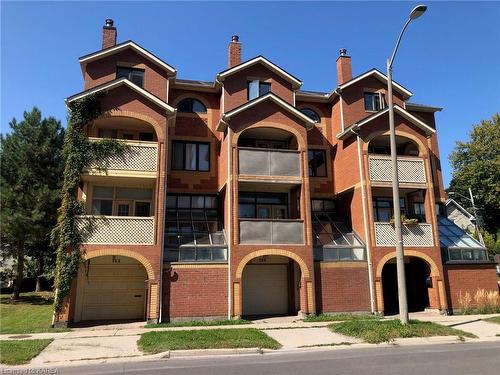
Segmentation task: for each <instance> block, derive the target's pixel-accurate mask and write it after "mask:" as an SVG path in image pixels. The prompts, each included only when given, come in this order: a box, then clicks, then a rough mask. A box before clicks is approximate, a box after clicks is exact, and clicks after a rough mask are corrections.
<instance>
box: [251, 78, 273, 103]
mask: <svg viewBox="0 0 500 375" xmlns="http://www.w3.org/2000/svg"><path fill="white" fill-rule="evenodd" d="M247 92H248V95H247V96H248V100H252V99H255V98H258V97H259V96H262V95H266V94H267V93H268V92H271V83H269V82H261V81H259V80H253V81H248V91H247Z"/></svg>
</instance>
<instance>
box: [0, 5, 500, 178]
mask: <svg viewBox="0 0 500 375" xmlns="http://www.w3.org/2000/svg"><path fill="white" fill-rule="evenodd" d="M416 4H417V3H416V2H317V3H316V2H277V3H269V2H267V3H262V2H256V3H252V2H225V3H208V2H204V3H189V2H182V3H173V2H149V3H146V2H96V3H90V2H85V3H83V2H4V1H2V4H1V46H2V47H1V128H2V132H6V131H8V123H9V121H10V120H11V119H12V117H16V118H17V119H19V118H21V117H22V113H23V111H24V110H26V109H30V108H31V107H32V106H34V105H36V106H38V107H39V108H40V109H41V110H42V111H43V114H44V115H53V116H55V117H57V118H59V119H61V120H62V121H63V123H64V124H65V122H66V119H65V118H66V112H65V107H64V101H63V99H64V98H65V97H67V96H69V95H71V94H74V93H76V92H79V91H81V89H82V85H83V80H82V75H81V71H80V67H79V64H78V57H79V56H82V55H84V54H86V53H89V52H93V51H96V50H98V49H99V48H100V43H101V28H102V25H103V23H104V20H105V19H106V18H108V17H109V18H113V19H114V20H115V26H117V28H118V41H119V42H120V41H124V40H128V39H133V40H134V41H136V42H137V43H139V44H140V45H142V46H143V47H145V48H146V49H148V50H150V51H152V52H153V53H155V54H157V55H158V56H159V57H161V58H162V59H164V60H165V61H166V62H168V63H169V64H170V65H173V66H174V67H176V68H177V69H178V77H179V78H189V79H201V80H212V79H214V77H215V74H216V73H217V72H218V71H221V70H223V69H224V68H225V67H226V64H227V44H228V42H229V40H230V37H231V35H232V34H238V35H239V36H240V41H241V42H242V43H243V58H244V59H249V58H251V57H254V56H256V55H259V54H262V55H264V56H266V57H267V58H269V59H270V60H272V61H273V62H275V63H277V64H278V65H280V66H282V67H283V68H285V69H286V70H287V71H289V72H290V73H292V74H293V75H295V76H297V77H298V78H300V79H301V80H302V81H303V82H304V85H303V87H302V88H303V89H306V90H319V91H323V90H324V91H330V90H332V89H333V88H334V87H335V86H336V74H335V60H336V58H337V56H338V50H339V49H340V48H342V47H345V48H347V49H348V53H349V54H350V55H351V56H352V65H353V73H354V75H357V74H360V73H362V72H364V71H366V70H369V69H371V68H373V67H376V68H378V69H380V70H382V71H384V69H385V60H386V58H387V57H388V56H389V55H390V53H391V51H392V48H393V45H394V43H395V39H396V37H397V34H398V32H399V30H400V28H401V26H402V23H403V22H404V21H405V19H406V17H407V15H408V13H409V11H410V10H411V9H412V7H413V6H415V5H416ZM427 5H428V6H429V9H428V11H427V13H426V14H425V15H424V16H422V17H421V18H419V19H418V20H417V21H415V22H414V23H412V24H411V25H410V27H409V29H408V31H407V33H406V35H405V38H404V40H403V43H402V46H401V49H400V52H399V55H398V57H397V61H396V62H395V66H394V79H395V80H396V81H398V82H399V83H401V84H403V85H404V86H405V87H407V88H409V89H410V90H411V91H413V93H414V96H413V97H412V99H411V100H412V101H413V102H417V103H425V104H430V105H435V106H440V107H443V108H444V110H443V111H442V112H441V113H438V114H437V125H438V129H439V145H440V151H441V157H442V166H443V170H444V179H445V185H447V184H448V182H449V180H450V177H451V176H450V167H449V163H448V154H449V153H450V152H451V151H452V149H453V147H454V145H455V142H456V141H457V140H465V139H466V137H467V132H468V131H469V130H470V129H471V126H472V124H475V123H478V122H479V121H480V120H481V119H488V118H490V117H491V116H492V115H493V114H494V113H495V112H498V111H500V48H499V47H500V28H499V27H498V23H499V20H500V3H499V2H427Z"/></svg>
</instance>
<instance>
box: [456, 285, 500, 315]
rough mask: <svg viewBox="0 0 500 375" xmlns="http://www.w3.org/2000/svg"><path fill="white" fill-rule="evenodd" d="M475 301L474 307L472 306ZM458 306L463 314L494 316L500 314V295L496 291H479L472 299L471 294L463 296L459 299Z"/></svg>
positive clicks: (467, 293) (466, 293)
mask: <svg viewBox="0 0 500 375" xmlns="http://www.w3.org/2000/svg"><path fill="white" fill-rule="evenodd" d="M472 301H474V306H473V304H472ZM458 306H459V308H460V312H461V314H464V315H468V314H494V313H500V295H499V294H498V292H496V291H489V292H488V291H486V290H485V289H478V290H476V293H475V294H474V298H472V297H471V295H470V293H469V292H465V293H464V294H462V291H460V295H459V297H458Z"/></svg>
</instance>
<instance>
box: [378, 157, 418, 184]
mask: <svg viewBox="0 0 500 375" xmlns="http://www.w3.org/2000/svg"><path fill="white" fill-rule="evenodd" d="M369 166H370V180H371V181H372V182H382V183H386V182H392V169H391V157H390V156H385V155H370V156H369ZM398 179H399V182H400V183H402V184H425V183H426V182H427V179H426V177H425V168H424V160H423V159H422V158H417V157H404V156H398Z"/></svg>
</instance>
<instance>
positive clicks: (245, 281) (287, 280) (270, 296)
mask: <svg viewBox="0 0 500 375" xmlns="http://www.w3.org/2000/svg"><path fill="white" fill-rule="evenodd" d="M300 288H301V271H300V266H299V265H298V264H297V263H296V262H295V261H294V260H293V259H290V258H288V257H286V256H279V255H264V256H260V257H257V258H254V259H252V260H250V261H249V262H248V263H247V264H246V265H245V268H244V269H243V277H242V292H243V301H242V304H243V311H242V315H243V316H247V317H248V316H273V315H289V314H297V313H298V312H299V311H300Z"/></svg>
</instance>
